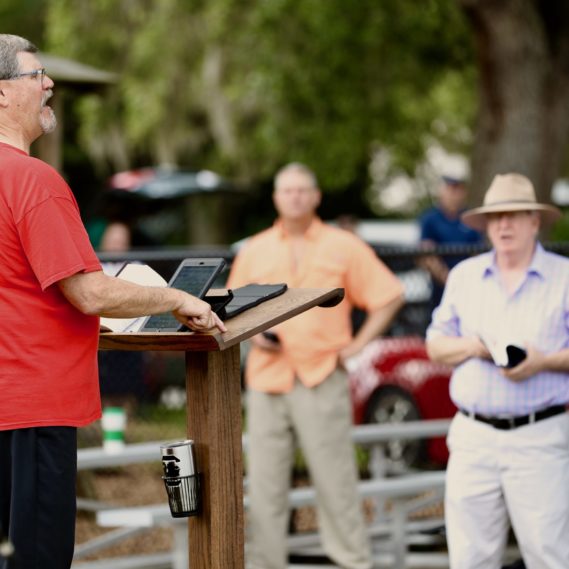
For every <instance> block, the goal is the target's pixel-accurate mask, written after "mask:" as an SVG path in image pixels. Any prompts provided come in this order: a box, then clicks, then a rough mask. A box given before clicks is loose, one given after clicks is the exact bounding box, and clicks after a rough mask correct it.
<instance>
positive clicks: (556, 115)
mask: <svg viewBox="0 0 569 569" xmlns="http://www.w3.org/2000/svg"><path fill="white" fill-rule="evenodd" d="M459 2H460V3H461V5H462V6H463V8H464V11H465V13H466V15H467V17H468V19H469V21H470V24H471V26H472V29H473V32H474V38H475V45H476V52H477V58H478V70H479V91H480V92H479V101H480V108H479V111H478V119H477V125H476V132H475V144H474V151H473V157H472V172H473V175H472V201H473V203H477V204H478V203H481V201H482V199H483V195H484V192H485V191H486V189H487V188H488V186H489V184H490V182H491V181H492V178H493V177H494V176H495V175H496V174H500V173H506V172H519V173H521V174H525V175H526V176H528V177H529V178H530V179H531V180H532V181H533V183H534V185H535V188H536V192H537V195H538V200H539V201H545V202H548V201H550V192H551V186H552V184H553V182H554V181H555V179H556V178H557V176H558V175H559V173H560V169H561V165H562V161H563V157H564V154H565V151H566V146H567V138H568V134H569V104H568V101H569V8H568V7H567V3H566V2H563V1H549V0H543V1H540V0H459Z"/></svg>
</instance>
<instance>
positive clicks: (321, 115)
mask: <svg viewBox="0 0 569 569" xmlns="http://www.w3.org/2000/svg"><path fill="white" fill-rule="evenodd" d="M3 6H5V7H4V8H3V9H2V11H1V12H0V15H2V17H3V20H2V21H3V22H4V27H5V29H6V30H10V31H13V32H14V33H21V34H22V35H27V36H29V37H31V38H32V39H34V40H35V41H36V42H37V43H38V45H39V46H40V47H41V48H42V49H43V50H45V51H49V52H52V53H54V54H59V55H63V56H65V57H70V58H74V59H77V60H80V61H82V62H84V63H87V64H90V65H93V66H95V67H100V68H103V69H106V70H108V71H114V72H117V73H119V74H120V77H121V80H120V82H119V84H118V86H117V87H116V88H115V89H109V90H107V91H106V92H105V93H103V94H93V95H88V96H82V97H78V98H77V99H76V102H75V115H74V120H72V121H71V123H70V125H71V126H70V127H69V128H70V129H71V128H74V130H73V132H72V133H71V132H70V133H69V136H68V135H67V133H66V141H67V143H68V144H70V145H71V147H70V148H68V149H66V152H68V154H69V155H71V156H73V157H74V158H75V159H76V160H77V161H78V163H79V162H80V160H81V159H82V157H83V152H84V153H85V156H88V157H89V161H90V164H89V166H88V168H87V171H88V172H89V175H93V176H97V177H98V178H99V179H100V180H103V179H105V178H106V177H107V176H108V175H109V174H111V173H113V172H116V171H118V170H123V169H126V168H132V167H137V166H146V165H150V164H176V165H179V166H183V167H190V168H195V169H202V168H209V169H211V170H214V171H216V172H218V173H220V174H221V175H223V176H224V177H226V178H229V179H232V180H235V181H236V182H237V183H238V184H239V185H241V186H242V187H244V188H247V189H248V190H250V191H251V192H252V193H253V194H255V191H257V193H256V194H255V195H256V196H257V202H256V204H255V207H254V210H255V211H254V215H249V216H247V214H246V212H245V213H243V212H241V213H243V215H245V216H246V217H247V220H245V221H244V222H243V223H241V224H240V231H241V232H242V233H245V232H250V231H254V230H255V229H257V228H258V227H260V226H263V225H265V224H266V217H267V216H270V215H271V212H272V208H271V205H270V195H269V194H270V192H269V191H268V188H269V187H270V182H271V178H272V176H273V174H274V172H275V170H276V169H277V168H278V167H279V166H281V165H282V164H284V163H286V162H288V161H290V160H300V161H304V162H306V163H308V164H309V165H310V166H311V167H313V168H314V169H315V171H316V172H317V173H318V175H319V178H320V182H321V185H322V187H323V189H324V190H325V191H326V192H328V194H329V195H328V196H327V197H326V200H325V201H324V211H323V215H324V216H325V217H333V216H336V215H338V214H339V213H352V214H356V215H359V216H367V215H369V214H370V207H369V205H370V200H369V191H368V190H369V188H370V186H371V184H370V176H371V175H370V170H372V168H371V167H370V165H371V164H372V163H373V159H374V157H375V156H378V155H380V156H383V155H388V156H389V160H388V161H384V162H385V164H387V166H386V167H384V168H382V169H381V176H383V177H384V178H385V179H386V180H387V179H389V177H390V176H395V175H397V174H398V173H401V172H402V173H405V174H407V175H409V176H410V178H411V179H415V178H420V177H421V175H422V170H421V164H422V162H423V161H424V160H425V156H426V155H427V154H428V150H429V149H430V148H432V147H433V145H435V146H439V147H443V148H445V149H446V150H448V151H451V152H461V153H464V154H465V155H467V156H470V155H471V153H472V156H473V185H474V190H475V193H478V195H475V196H474V197H473V200H474V201H479V199H480V194H481V193H482V192H483V191H484V190H485V188H486V187H487V184H488V182H489V180H490V179H491V177H492V176H493V175H494V174H495V173H496V172H499V171H502V172H503V171H506V170H518V171H522V172H525V173H527V174H528V175H530V176H531V177H532V179H534V181H535V182H536V184H537V187H538V191H539V192H540V197H541V199H544V200H547V199H548V198H549V196H548V191H549V188H550V187H551V182H552V181H553V180H554V179H555V177H557V176H558V175H559V174H560V172H562V171H563V168H564V162H565V161H566V155H567V152H566V150H567V148H566V147H567V132H568V131H569V125H568V124H567V122H568V120H569V115H568V110H567V109H568V106H567V105H565V104H564V100H566V99H567V97H566V94H567V93H566V91H567V89H568V88H569V82H568V80H567V79H568V78H567V69H568V63H567V57H569V55H568V54H569V50H568V49H567V46H568V42H569V34H567V33H565V31H566V29H565V28H566V26H567V25H568V22H569V18H568V17H567V10H568V8H566V7H565V6H563V5H562V3H543V2H538V0H520V1H518V0H505V1H504V2H498V3H496V2H492V1H490V0H456V1H455V2H452V1H449V0H423V1H421V2H420V3H419V2H400V1H397V0H382V1H378V0H358V2H354V3H351V4H350V6H349V9H348V7H347V5H346V2H345V1H344V0H271V1H270V2H269V1H267V2H258V1H254V0H239V1H237V0H207V1H206V0H169V1H168V2H161V1H159V0H120V1H113V0H5V1H4V3H3ZM78 149H81V150H80V151H79V150H78ZM91 164H92V165H94V167H95V170H94V171H90V170H89V168H90V167H91V166H90V165H91ZM66 169H69V167H68V166H66ZM76 171H77V177H79V171H80V170H79V169H77V170H76ZM70 181H71V182H72V183H73V182H74V180H73V175H71V179H70ZM416 188H417V190H416V191H417V192H418V191H419V186H416ZM417 207H418V206H417V205H415V204H413V206H412V207H411V208H410V210H411V211H415V212H416V208H417ZM262 214H265V215H264V217H263V215H262Z"/></svg>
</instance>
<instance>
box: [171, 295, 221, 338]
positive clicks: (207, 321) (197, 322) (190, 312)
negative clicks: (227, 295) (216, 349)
mask: <svg viewBox="0 0 569 569" xmlns="http://www.w3.org/2000/svg"><path fill="white" fill-rule="evenodd" d="M183 301H184V302H183V303H182V305H181V306H180V307H179V308H178V309H176V310H174V311H173V313H174V316H175V317H176V319H177V320H178V321H179V322H181V323H182V324H184V326H187V327H188V328H189V329H190V330H195V331H196V332H203V331H205V330H211V329H212V328H217V329H218V330H219V331H220V332H227V328H226V327H225V324H223V322H222V321H221V319H220V318H219V316H218V315H217V314H216V313H215V312H213V310H212V309H211V306H210V305H209V303H207V302H205V301H203V300H200V299H199V298H196V297H195V296H191V295H189V294H184V298H183Z"/></svg>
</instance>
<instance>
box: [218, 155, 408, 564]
mask: <svg viewBox="0 0 569 569" xmlns="http://www.w3.org/2000/svg"><path fill="white" fill-rule="evenodd" d="M320 198H321V194H320V190H319V189H318V185H317V181H316V177H315V175H314V174H313V172H311V171H310V170H309V169H308V168H307V167H306V166H304V165H302V164H289V165H288V166H286V167H284V168H283V169H282V170H281V171H280V172H279V173H278V174H277V176H276V178H275V190H274V193H273V201H274V204H275V208H276V210H277V212H278V214H279V218H278V220H277V222H276V223H275V224H274V225H273V227H271V228H270V229H267V230H266V231H263V232H261V233H260V234H258V235H256V236H254V237H253V238H251V240H250V241H249V242H248V243H247V244H246V245H245V247H244V249H243V250H242V251H241V252H240V253H239V254H238V255H237V258H236V259H235V262H234V264H233V267H232V270H231V274H230V277H229V282H228V286H231V287H237V286H241V285H246V284H248V283H259V284H264V283H280V282H286V283H287V284H288V285H289V286H292V287H304V288H320V287H331V288H335V287H342V288H344V289H345V299H344V300H343V301H342V302H341V303H340V304H339V305H338V306H336V307H334V308H315V309H313V310H309V311H307V312H305V313H303V314H300V315H298V316H295V317H294V318H291V319H290V320H287V321H286V322H283V323H282V324H279V325H278V326H276V327H275V328H274V330H273V331H272V332H273V334H274V335H273V336H269V337H267V336H266V335H262V334H260V335H258V336H255V337H254V338H253V342H252V343H253V346H252V349H251V352H250V354H249V357H248V360H247V369H246V379H247V388H248V401H247V403H248V407H247V409H248V415H247V425H248V429H249V450H248V474H249V496H250V507H249V522H250V530H251V531H250V539H251V553H250V561H251V564H250V566H251V569H253V568H254V569H285V568H286V566H287V556H286V553H287V551H286V539H285V537H286V536H285V533H286V527H287V514H288V505H287V492H288V486H289V483H290V470H291V468H292V462H293V455H294V446H295V442H298V443H299V444H300V446H301V448H302V450H303V452H304V456H305V459H306V462H307V464H308V469H309V471H310V475H311V478H312V481H313V483H314V486H315V488H316V492H317V496H318V523H319V527H320V534H321V537H322V542H323V546H324V549H325V551H326V553H327V554H328V556H329V557H331V558H332V559H333V561H334V562H335V563H337V564H338V565H339V566H340V567H342V569H370V568H371V566H372V561H371V555H370V550H369V544H368V541H367V539H366V531H365V525H364V520H363V515H362V511H361V502H360V500H359V497H358V494H357V471H356V465H355V460H354V448H353V445H352V441H351V436H350V430H351V424H352V420H351V419H352V418H351V406H350V398H349V391H348V381H347V376H346V371H345V364H346V362H347V361H349V360H350V358H352V357H353V356H355V355H356V354H357V353H358V352H359V351H360V350H362V348H364V346H365V345H366V344H367V343H368V342H369V341H370V340H372V339H374V338H375V337H377V335H378V334H381V333H383V332H384V331H385V330H386V329H387V327H388V326H389V324H390V322H391V320H392V319H393V317H394V316H395V314H396V313H397V311H398V310H399V308H400V307H401V305H402V303H403V299H402V293H403V287H402V285H401V283H400V282H399V280H398V279H397V278H396V277H395V275H393V273H392V272H391V271H390V270H389V269H388V268H387V267H386V266H385V265H384V264H383V263H382V262H381V261H380V260H379V259H378V258H377V256H376V255H375V253H374V252H373V250H372V249H371V247H368V246H367V245H366V244H365V243H363V242H362V241H361V240H360V239H359V238H358V237H356V236H355V235H353V234H352V233H349V232H348V231H344V230H341V229H337V228H334V227H330V226H329V225H326V224H324V223H322V221H321V220H320V219H319V218H318V217H317V215H316V208H317V207H318V205H319V204H320ZM354 306H357V307H358V308H361V309H363V310H365V311H366V312H367V313H368V314H367V319H366V320H365V322H364V324H363V325H362V327H361V328H360V329H359V331H358V333H357V334H356V335H355V336H352V327H351V319H350V316H351V313H352V308H353V307H354Z"/></svg>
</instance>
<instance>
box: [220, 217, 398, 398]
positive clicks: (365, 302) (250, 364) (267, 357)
mask: <svg viewBox="0 0 569 569" xmlns="http://www.w3.org/2000/svg"><path fill="white" fill-rule="evenodd" d="M304 237H305V247H304V251H303V255H302V258H301V260H300V263H299V264H298V266H296V267H295V265H294V261H293V251H292V243H291V239H290V237H289V236H288V235H287V233H286V232H285V230H284V228H283V226H282V224H281V223H280V222H278V221H277V222H276V223H275V225H274V226H273V227H271V228H270V229H267V230H265V231H263V232H261V233H259V234H257V235H256V236H254V237H252V238H251V239H250V240H249V241H248V242H247V243H246V244H245V246H244V248H243V249H242V250H241V251H240V252H239V254H238V255H237V257H236V259H235V262H234V263H233V267H232V269H231V273H230V275H229V280H228V283H227V286H228V287H230V288H236V287H240V286H244V285H246V284H250V283H256V284H274V283H283V282H284V283H287V284H288V286H289V287H291V288H339V287H341V288H344V289H345V297H344V300H343V301H342V302H341V303H340V304H338V305H337V306H335V307H333V308H312V309H311V310H308V311H306V312H304V313H302V314H299V315H298V316H295V317H294V318H291V319H290V320H287V321H286V322H283V323H281V324H279V325H278V326H275V328H274V330H275V332H276V333H277V334H278V336H279V340H280V344H281V350H280V351H278V352H273V351H269V350H263V349H261V348H258V347H256V346H252V348H251V352H250V353H249V357H248V359H247V368H246V380H247V385H248V387H249V388H251V389H255V390H257V391H264V392H269V393H286V392H288V391H290V390H291V389H292V387H293V385H294V380H295V376H296V377H298V378H299V379H300V381H302V382H303V383H304V384H305V385H306V386H308V387H313V386H315V385H318V384H319V383H321V382H322V381H324V379H326V377H328V375H330V373H332V371H333V370H334V369H335V368H336V366H337V364H338V353H339V352H340V350H341V349H342V348H344V347H345V346H346V345H348V344H349V343H350V341H351V338H352V323H351V313H352V308H353V307H354V306H356V307H358V308H361V309H363V310H365V311H367V312H369V311H374V310H377V309H379V308H382V307H383V306H385V305H387V304H388V303H390V302H391V301H393V300H395V299H396V298H398V297H399V296H401V294H402V293H403V286H402V284H401V282H400V281H399V280H398V279H397V277H396V276H395V275H394V274H393V273H392V272H391V271H390V270H389V269H388V268H387V267H386V266H385V264H384V263H383V262H381V261H380V260H379V259H378V258H377V256H376V254H375V253H374V251H373V249H371V247H369V246H368V245H366V244H365V243H364V242H363V241H362V240H361V239H359V238H358V237H356V236H355V235H353V234H351V233H349V232H347V231H344V230H341V229H337V228H334V227H331V226H329V225H326V224H324V223H323V222H322V221H321V220H320V219H318V218H316V219H315V220H314V221H313V222H312V224H311V225H310V227H309V228H308V230H307V231H306V233H305V235H304Z"/></svg>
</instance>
